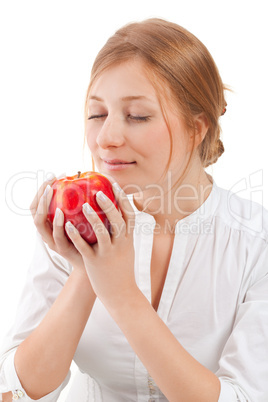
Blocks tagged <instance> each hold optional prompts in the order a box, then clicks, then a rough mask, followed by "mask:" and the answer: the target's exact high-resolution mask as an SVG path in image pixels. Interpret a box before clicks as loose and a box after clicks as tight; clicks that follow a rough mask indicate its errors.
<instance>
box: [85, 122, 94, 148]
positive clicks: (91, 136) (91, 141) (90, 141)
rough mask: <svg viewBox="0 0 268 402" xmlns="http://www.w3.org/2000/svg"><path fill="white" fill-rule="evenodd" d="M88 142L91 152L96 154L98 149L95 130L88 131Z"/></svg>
mask: <svg viewBox="0 0 268 402" xmlns="http://www.w3.org/2000/svg"><path fill="white" fill-rule="evenodd" d="M86 142H87V145H88V148H89V150H90V151H91V152H94V150H95V149H96V135H95V134H94V132H93V130H89V129H88V128H87V129H86Z"/></svg>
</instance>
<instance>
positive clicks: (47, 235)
mask: <svg viewBox="0 0 268 402" xmlns="http://www.w3.org/2000/svg"><path fill="white" fill-rule="evenodd" d="M52 195H53V190H52V188H51V187H50V186H49V185H47V187H46V189H45V191H44V194H43V195H42V196H41V198H40V201H39V204H38V207H37V210H36V213H35V215H34V224H35V226H36V228H37V230H38V232H39V233H40V234H41V236H42V238H43V240H44V241H45V242H46V243H47V244H48V245H49V247H50V248H51V249H54V248H55V242H54V239H53V236H52V228H51V225H50V223H49V222H48V220H47V213H48V207H49V204H50V201H51V198H52Z"/></svg>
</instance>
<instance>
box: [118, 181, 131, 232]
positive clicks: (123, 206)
mask: <svg viewBox="0 0 268 402" xmlns="http://www.w3.org/2000/svg"><path fill="white" fill-rule="evenodd" d="M113 192H114V195H115V198H116V200H117V202H118V205H119V208H120V210H121V212H122V216H123V218H124V220H125V222H126V233H127V234H132V232H133V229H134V226H135V211H134V210H133V208H132V205H131V203H130V201H129V199H128V197H127V195H126V193H125V192H124V191H123V190H122V188H121V187H120V186H119V184H118V183H113Z"/></svg>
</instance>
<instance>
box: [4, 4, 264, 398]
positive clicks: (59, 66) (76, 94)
mask: <svg viewBox="0 0 268 402" xmlns="http://www.w3.org/2000/svg"><path fill="white" fill-rule="evenodd" d="M266 7H267V2H266V0H255V1H254V2H253V1H249V0H225V1H216V0H211V1H210V0H202V1H199V0H196V1H194V0H184V1H178V0H177V1H175V0H174V1H171V0H165V1H158V0H148V1H146V0H133V1H126V0H124V1H123V0H122V1H121V0H120V1H119V0H113V1H90V0H88V1H85V0H84V1H83V0H76V1H70V0H46V1H40V0H23V1H21V0H17V1H14V0H6V1H2V3H1V6H0V38H1V64H0V69H1V74H0V81H1V82H0V84H1V85H0V87H1V91H0V107H1V110H0V112H1V118H0V132H1V158H0V161H1V176H2V179H1V200H0V202H1V226H0V227H1V257H2V258H1V267H0V309H1V310H0V328H1V331H0V343H1V342H2V338H3V335H4V333H5V332H6V330H7V329H8V328H9V327H10V325H12V322H13V319H14V314H15V311H16V306H17V303H18V298H19V296H20V292H21V289H22V286H23V282H24V279H25V274H26V271H27V268H28V265H29V263H30V260H31V257H32V253H33V246H34V237H35V228H34V226H33V223H32V219H31V216H30V213H29V211H28V207H29V205H30V203H31V201H32V198H33V197H34V195H35V193H36V191H37V189H38V187H39V186H40V184H41V183H42V182H43V181H44V180H45V178H46V175H47V174H48V173H50V172H53V173H54V174H56V175H60V174H62V173H66V174H75V173H76V172H77V171H78V170H81V171H85V170H90V169H91V162H90V155H89V153H87V152H86V153H84V152H83V135H84V128H83V107H84V100H85V94H86V88H87V85H88V81H89V77H90V68H91V65H92V62H93V60H94V58H95V56H96V53H97V51H98V50H99V49H100V48H101V46H102V45H103V44H104V43H105V41H106V40H107V39H108V37H109V36H110V35H112V34H113V33H114V31H115V30H117V29H118V28H120V27H121V26H122V25H124V24H126V23H128V22H131V21H137V20H142V19H145V18H149V17H160V18H165V19H168V20H170V21H173V22H176V23H178V24H180V25H182V26H184V27H185V28H187V29H188V30H190V31H191V32H192V33H194V34H195V35H196V36H197V37H198V38H199V39H201V40H202V41H203V42H204V43H205V45H206V46H207V47H208V49H209V50H210V52H211V53H212V55H213V57H214V59H215V61H216V63H217V65H218V67H219V70H220V73H221V76H222V79H223V81H224V82H225V83H226V84H228V85H229V86H230V87H231V88H232V89H233V93H229V94H227V101H228V108H227V109H228V110H227V113H226V115H225V116H224V117H223V118H222V128H223V134H222V139H223V143H224V145H225V153H224V155H223V156H222V157H221V158H220V159H219V161H218V162H217V164H216V165H215V166H213V168H208V172H209V173H210V174H212V175H213V177H214V179H215V181H216V183H217V184H218V185H219V186H221V187H224V188H227V189H232V190H233V191H235V192H237V193H238V192H239V194H240V195H241V196H242V197H245V198H252V199H254V200H256V201H258V202H260V203H263V205H264V207H265V208H267V209H268V185H267V177H268V158H267V150H266V147H267V136H268V129H267V121H266V120H267V115H268V114H267V109H268V102H267V93H268V80H267V71H268V57H267V39H268V25H267V11H266ZM62 400H64V398H62Z"/></svg>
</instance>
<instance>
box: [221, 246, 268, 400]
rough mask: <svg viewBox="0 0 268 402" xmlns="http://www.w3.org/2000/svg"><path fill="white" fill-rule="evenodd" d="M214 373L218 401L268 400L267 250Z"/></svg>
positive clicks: (238, 311) (255, 267) (262, 256)
mask: <svg viewBox="0 0 268 402" xmlns="http://www.w3.org/2000/svg"><path fill="white" fill-rule="evenodd" d="M248 283H249V286H248V288H247V291H246V292H245V296H244V299H243V302H242V303H241V304H240V305H239V307H238V310H237V314H236V319H235V322H234V326H233V331H232V333H231V335H230V337H229V339H228V341H227V343H226V345H225V347H224V350H223V353H222V356H221V359H220V362H219V365H220V368H219V370H218V372H217V373H216V374H217V376H218V377H219V379H220V382H221V393H220V398H219V402H267V401H268V247H267V245H266V247H265V250H264V251H263V252H262V253H261V255H260V257H259V258H258V260H257V263H256V265H255V266H254V269H253V270H252V274H251V275H250V277H249V279H248Z"/></svg>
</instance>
